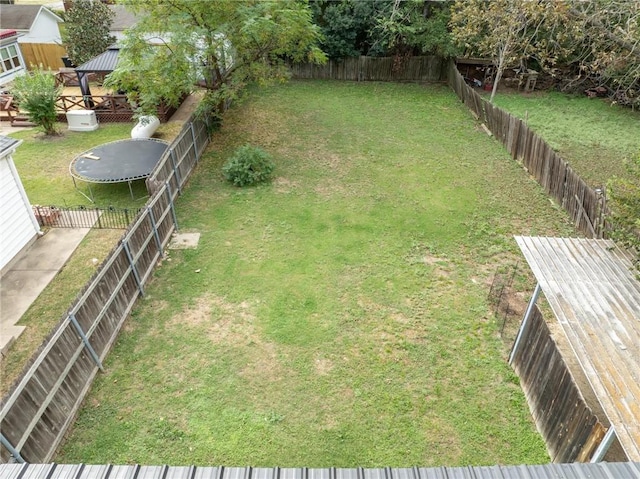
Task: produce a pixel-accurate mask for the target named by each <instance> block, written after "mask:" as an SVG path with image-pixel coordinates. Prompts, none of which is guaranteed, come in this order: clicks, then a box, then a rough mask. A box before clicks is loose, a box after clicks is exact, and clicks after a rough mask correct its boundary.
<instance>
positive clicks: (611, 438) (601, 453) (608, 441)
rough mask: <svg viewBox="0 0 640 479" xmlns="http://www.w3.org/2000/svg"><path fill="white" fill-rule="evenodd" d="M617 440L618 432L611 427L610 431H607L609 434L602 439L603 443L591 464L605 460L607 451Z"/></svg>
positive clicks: (594, 454)
mask: <svg viewBox="0 0 640 479" xmlns="http://www.w3.org/2000/svg"><path fill="white" fill-rule="evenodd" d="M615 438H616V430H615V428H614V427H613V426H611V427H610V428H609V429H607V433H606V434H605V435H604V437H603V438H602V441H600V444H599V445H598V448H597V449H596V452H594V453H593V457H592V458H591V460H590V461H589V462H600V461H602V459H604V456H605V455H606V454H607V451H608V450H609V448H610V447H611V444H613V441H614V439H615Z"/></svg>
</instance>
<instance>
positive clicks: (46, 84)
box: [11, 67, 61, 135]
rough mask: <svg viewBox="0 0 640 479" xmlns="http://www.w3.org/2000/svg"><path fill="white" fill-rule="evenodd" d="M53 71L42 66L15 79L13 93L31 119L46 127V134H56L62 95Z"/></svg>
mask: <svg viewBox="0 0 640 479" xmlns="http://www.w3.org/2000/svg"><path fill="white" fill-rule="evenodd" d="M60 90H61V89H60V87H58V86H56V80H55V77H54V76H53V73H51V72H50V71H48V72H47V71H44V70H43V69H42V67H40V68H38V69H36V70H33V71H31V72H29V73H27V74H26V75H24V76H21V77H18V78H16V79H15V80H14V85H13V87H12V88H11V93H12V94H13V96H14V97H15V99H16V101H17V102H18V105H19V106H20V109H21V110H26V111H27V113H28V115H29V120H30V121H31V122H33V123H35V124H36V125H38V126H40V127H42V128H43V129H44V132H45V134H47V135H55V134H56V120H57V116H58V115H57V114H56V99H57V98H58V95H60Z"/></svg>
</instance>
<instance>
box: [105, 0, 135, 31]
mask: <svg viewBox="0 0 640 479" xmlns="http://www.w3.org/2000/svg"><path fill="white" fill-rule="evenodd" d="M108 7H109V9H110V10H111V11H112V12H113V13H114V17H113V22H111V31H112V32H121V31H123V30H126V29H127V28H131V27H133V26H134V25H135V24H136V23H138V21H139V20H140V16H139V15H136V14H135V13H133V12H132V11H131V10H129V9H128V8H127V7H126V5H108Z"/></svg>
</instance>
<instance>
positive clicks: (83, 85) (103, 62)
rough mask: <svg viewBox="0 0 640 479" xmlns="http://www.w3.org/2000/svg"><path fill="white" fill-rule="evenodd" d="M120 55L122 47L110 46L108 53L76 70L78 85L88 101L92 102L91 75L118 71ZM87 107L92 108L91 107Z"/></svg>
mask: <svg viewBox="0 0 640 479" xmlns="http://www.w3.org/2000/svg"><path fill="white" fill-rule="evenodd" d="M119 55H120V47H118V46H115V45H114V46H110V47H109V48H108V49H107V51H105V52H103V53H101V54H100V55H98V56H97V57H94V58H92V59H91V60H89V61H88V62H85V63H83V64H82V65H80V66H78V67H76V68H75V70H76V75H77V76H78V84H79V85H80V91H81V92H82V96H83V97H84V98H87V100H85V102H86V101H91V99H90V98H91V89H90V88H89V74H90V73H98V74H102V75H107V74H109V73H111V72H112V71H113V70H115V69H116V67H117V66H118V56H119ZM87 107H89V108H91V106H90V105H87Z"/></svg>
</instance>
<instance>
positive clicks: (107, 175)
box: [69, 138, 169, 183]
mask: <svg viewBox="0 0 640 479" xmlns="http://www.w3.org/2000/svg"><path fill="white" fill-rule="evenodd" d="M168 147H169V145H168V144H167V143H166V142H164V141H160V140H155V139H153V138H152V139H127V140H119V141H112V142H111V143H105V144H103V145H100V146H96V147H95V148H92V149H91V150H87V151H85V152H84V153H82V154H80V155H78V156H77V157H76V158H75V159H74V160H73V161H72V162H71V164H70V165H69V173H71V176H72V177H74V178H77V179H79V180H82V181H87V182H89V183H123V182H125V181H128V182H131V181H135V180H139V179H142V178H147V177H148V176H149V175H150V174H151V172H152V171H153V169H154V167H155V166H156V165H157V164H158V161H160V158H162V155H163V154H164V152H165V151H166V150H167V148H168Z"/></svg>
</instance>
